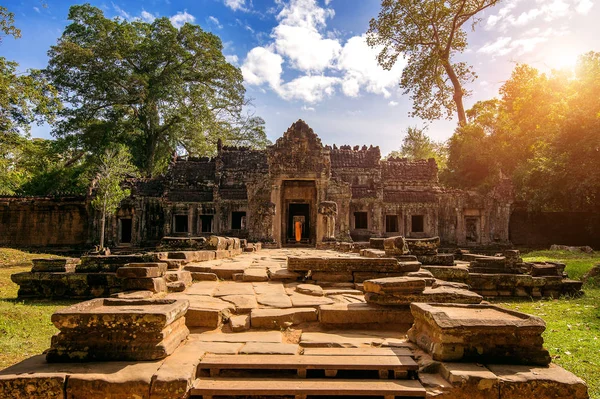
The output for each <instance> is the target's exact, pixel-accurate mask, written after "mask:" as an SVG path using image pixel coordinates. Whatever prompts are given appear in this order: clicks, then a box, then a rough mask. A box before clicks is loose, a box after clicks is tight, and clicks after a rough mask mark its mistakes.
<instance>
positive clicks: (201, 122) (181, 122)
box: [46, 4, 266, 175]
mask: <svg viewBox="0 0 600 399" xmlns="http://www.w3.org/2000/svg"><path fill="white" fill-rule="evenodd" d="M68 18H69V20H71V21H72V22H71V24H69V25H68V26H67V27H66V29H65V31H64V33H63V35H62V37H61V38H60V39H59V41H58V43H57V45H55V46H52V47H51V49H50V51H49V56H50V62H49V66H48V68H47V70H46V74H47V76H49V77H50V78H51V80H52V82H53V83H54V84H55V85H56V87H57V88H58V89H59V90H60V93H61V98H62V99H63V101H64V102H65V103H69V104H70V107H69V108H66V109H64V110H63V112H62V114H61V120H60V122H59V123H58V124H56V125H55V129H54V134H55V135H56V136H58V137H70V139H71V141H72V144H73V145H74V146H76V147H77V148H80V149H82V150H84V151H90V152H92V153H96V154H99V153H102V151H103V150H104V149H105V148H106V147H108V146H109V145H110V144H111V143H123V144H125V145H127V147H128V148H129V149H130V152H131V154H132V156H133V159H134V163H135V165H136V166H138V167H139V168H140V169H141V170H143V171H144V173H145V174H146V175H153V174H156V173H158V172H161V171H162V170H164V168H165V167H166V166H167V164H168V161H169V159H170V158H171V156H172V154H173V152H174V151H176V150H180V149H182V148H183V149H184V150H185V151H187V153H188V154H190V155H206V154H210V153H211V152H214V149H215V147H216V143H217V141H218V139H223V140H224V141H225V142H227V141H235V140H238V139H243V138H240V137H238V136H237V134H236V133H240V132H242V131H243V132H246V133H252V134H250V135H247V136H246V139H248V140H250V141H251V142H252V143H256V145H262V144H263V143H264V141H265V140H266V138H265V137H266V136H265V133H264V123H263V121H262V119H260V118H246V117H245V116H244V115H243V111H242V108H243V106H244V105H246V104H247V102H246V100H245V98H244V94H245V89H244V86H243V77H242V74H241V71H240V70H239V69H238V68H236V67H234V66H233V65H231V64H229V63H228V62H227V61H226V60H225V57H224V56H223V54H222V44H221V40H220V39H219V38H218V37H217V36H215V35H213V34H211V33H208V32H204V31H203V30H202V29H201V28H200V27H199V26H197V25H192V24H189V23H186V24H185V25H184V26H182V27H181V28H180V29H177V28H175V27H174V26H173V25H172V24H171V22H170V21H169V19H168V18H158V19H156V20H155V21H153V22H152V23H146V22H142V21H139V20H138V21H132V22H128V21H123V20H120V19H118V18H117V19H113V20H111V19H107V18H105V17H104V15H103V13H102V11H101V10H100V9H98V8H95V7H92V6H90V5H89V4H85V5H76V6H72V7H71V9H70V12H69V17H68ZM248 123H250V124H251V125H250V126H251V127H250V128H248V130H245V129H246V125H247V124H248Z"/></svg>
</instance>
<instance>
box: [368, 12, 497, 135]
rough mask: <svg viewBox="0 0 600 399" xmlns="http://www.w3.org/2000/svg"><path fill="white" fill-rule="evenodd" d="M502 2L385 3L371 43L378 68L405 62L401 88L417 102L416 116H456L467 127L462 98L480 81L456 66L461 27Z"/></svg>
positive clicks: (370, 33)
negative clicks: (376, 50) (465, 86)
mask: <svg viewBox="0 0 600 399" xmlns="http://www.w3.org/2000/svg"><path fill="white" fill-rule="evenodd" d="M497 2H498V0H457V1H441V0H424V1H413V0H382V2H381V11H380V13H379V15H378V17H377V18H376V19H372V20H371V22H370V27H369V31H368V38H367V41H368V43H369V45H370V46H372V47H376V48H380V46H383V48H382V49H381V52H380V54H379V57H378V60H379V64H380V65H381V66H382V67H384V68H386V69H391V68H392V66H393V65H394V64H395V63H396V62H397V61H398V58H400V57H403V58H404V59H405V60H406V61H407V65H406V67H405V68H404V70H403V72H402V79H401V82H400V87H401V88H403V89H404V90H405V92H404V93H405V94H410V96H411V99H412V100H413V112H412V114H411V115H412V116H417V117H420V118H423V119H426V120H434V119H439V118H441V117H446V118H451V116H452V114H453V112H455V111H456V113H457V115H458V119H459V122H460V124H464V123H466V116H465V111H464V107H463V102H462V98H463V96H464V95H468V92H467V91H466V90H465V89H464V85H465V84H467V83H470V82H473V81H474V80H475V78H476V75H475V73H474V72H473V69H472V67H471V66H470V65H468V64H466V63H464V62H458V61H455V59H454V58H455V56H456V54H459V53H462V52H463V51H464V50H465V49H466V48H467V33H466V32H465V30H464V29H463V26H464V25H465V24H466V23H467V22H469V21H471V27H472V28H473V29H474V28H475V25H476V24H477V23H478V22H479V19H477V18H476V15H477V14H478V13H479V12H481V11H483V10H485V9H486V8H488V7H491V6H493V5H495V4H496V3H497Z"/></svg>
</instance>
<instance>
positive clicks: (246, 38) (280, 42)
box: [0, 0, 600, 154]
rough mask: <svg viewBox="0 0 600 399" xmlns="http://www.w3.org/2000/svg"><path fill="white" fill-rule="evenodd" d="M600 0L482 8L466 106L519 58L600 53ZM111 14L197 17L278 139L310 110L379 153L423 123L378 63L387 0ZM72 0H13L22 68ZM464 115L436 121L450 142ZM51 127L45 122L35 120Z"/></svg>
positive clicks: (334, 131) (175, 2)
mask: <svg viewBox="0 0 600 399" xmlns="http://www.w3.org/2000/svg"><path fill="white" fill-rule="evenodd" d="M596 2H597V0H503V1H501V2H500V3H499V4H498V5H497V6H496V7H494V8H492V9H490V10H487V11H486V12H485V13H483V14H482V15H481V17H482V20H481V23H480V25H478V27H477V28H476V30H475V31H474V32H469V48H468V51H467V52H466V53H465V54H463V55H462V56H461V57H462V58H463V59H464V60H465V61H467V62H469V63H470V64H471V65H473V66H474V67H475V70H476V72H477V74H478V75H479V79H478V80H477V81H476V82H475V83H473V84H471V85H469V87H468V89H470V90H472V91H473V95H472V96H471V97H470V98H468V99H467V100H466V105H467V107H469V106H471V105H472V104H473V103H474V102H475V101H477V100H483V99H489V98H491V97H494V96H496V95H497V93H498V88H499V87H500V86H501V85H502V83H503V82H504V81H505V80H506V79H508V78H509V76H510V73H511V71H512V69H513V68H514V66H515V65H516V64H517V63H528V64H530V65H532V66H534V67H536V68H539V69H542V70H544V71H549V70H550V69H552V68H561V67H572V66H573V64H574V62H575V60H576V58H577V56H578V55H579V54H581V53H583V52H587V51H600V35H598V32H599V30H598V27H597V25H598V22H597V21H599V20H600V5H599V4H595V3H596ZM90 3H91V4H92V5H94V6H97V7H99V8H101V9H102V10H103V11H104V13H105V15H106V16H108V17H121V18H126V19H130V20H131V19H134V18H140V19H144V20H147V21H150V20H152V19H153V18H155V17H157V16H168V17H170V18H171V20H172V21H173V23H174V24H176V25H177V24H183V23H184V22H192V23H196V24H199V25H201V26H202V27H203V28H204V29H205V30H208V31H211V32H213V33H215V34H216V35H218V36H219V37H221V39H222V41H223V43H224V53H225V54H226V55H227V57H228V59H229V60H230V62H232V63H234V64H236V65H237V66H239V67H240V68H241V69H242V72H243V74H244V80H245V85H246V88H247V94H248V96H249V97H251V98H253V103H254V112H255V113H256V114H257V115H259V116H262V117H263V118H264V119H265V121H266V127H267V134H268V136H269V138H270V139H271V140H275V139H277V138H278V137H280V136H281V135H282V134H283V132H284V131H285V130H286V129H287V127H289V126H290V125H291V124H292V123H293V122H294V121H296V120H297V119H299V118H302V119H304V120H305V121H307V122H308V123H309V125H311V127H313V129H314V130H315V132H316V133H317V134H318V135H319V136H320V137H321V139H322V141H323V142H324V143H326V144H334V143H335V144H338V145H342V144H350V145H363V144H374V145H379V146H380V147H381V150H382V153H383V154H386V153H388V152H389V151H392V150H394V149H397V148H399V146H400V144H401V141H402V137H403V135H404V130H405V129H406V128H407V127H408V126H411V125H418V126H423V125H424V122H423V121H421V120H418V119H412V118H409V117H408V112H409V111H410V108H411V102H410V99H409V98H408V97H407V96H403V95H402V92H401V91H400V90H399V88H398V81H399V78H400V75H401V73H402V68H403V65H402V64H401V63H399V64H397V65H396V66H395V67H394V69H392V71H383V70H382V69H381V68H380V67H378V65H377V63H376V61H375V57H376V54H377V52H376V51H375V50H374V49H370V48H369V47H368V46H367V45H366V43H365V41H364V34H365V32H366V30H367V28H368V23H369V20H370V19H371V18H372V17H375V16H376V15H377V13H378V11H379V8H380V0H188V1H179V0H150V1H142V0H112V1H110V0H108V1H106V0H100V1H96V0H91V1H90ZM72 4H74V3H73V1H59V0H45V1H39V0H26V1H16V0H8V1H5V2H3V5H4V6H5V7H7V8H8V9H9V10H10V11H12V12H13V13H15V20H16V25H17V26H18V27H19V28H20V29H21V30H22V35H23V37H22V38H21V39H19V40H13V39H12V38H5V40H4V41H3V43H2V45H1V46H0V55H2V56H4V57H6V58H8V59H11V60H15V61H17V62H18V63H19V64H20V66H21V69H22V70H26V69H28V68H43V67H44V66H45V65H46V63H47V55H46V52H47V50H48V48H49V47H50V46H51V45H52V44H54V43H55V42H56V40H57V38H58V37H59V36H60V34H61V33H62V31H63V29H64V27H65V26H66V25H67V24H68V21H67V20H66V17H67V13H68V9H69V6H70V5H72ZM455 124H456V121H437V122H434V123H431V124H429V130H428V133H429V135H430V136H431V137H432V138H434V139H436V140H445V139H447V138H448V137H450V135H451V134H452V131H453V129H454V127H455ZM32 134H33V135H34V136H40V137H49V128H48V127H47V126H42V127H35V128H33V129H32Z"/></svg>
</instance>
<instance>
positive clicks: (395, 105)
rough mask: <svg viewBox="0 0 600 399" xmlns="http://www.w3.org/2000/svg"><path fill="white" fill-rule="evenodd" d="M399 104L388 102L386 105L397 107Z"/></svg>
mask: <svg viewBox="0 0 600 399" xmlns="http://www.w3.org/2000/svg"><path fill="white" fill-rule="evenodd" d="M399 104H400V103H399V102H398V101H390V102H389V103H388V105H389V106H390V107H397V106H398V105H399Z"/></svg>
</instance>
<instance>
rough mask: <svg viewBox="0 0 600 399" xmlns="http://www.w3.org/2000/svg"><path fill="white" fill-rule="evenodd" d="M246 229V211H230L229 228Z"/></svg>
mask: <svg viewBox="0 0 600 399" xmlns="http://www.w3.org/2000/svg"><path fill="white" fill-rule="evenodd" d="M244 229H246V212H231V230H244Z"/></svg>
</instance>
